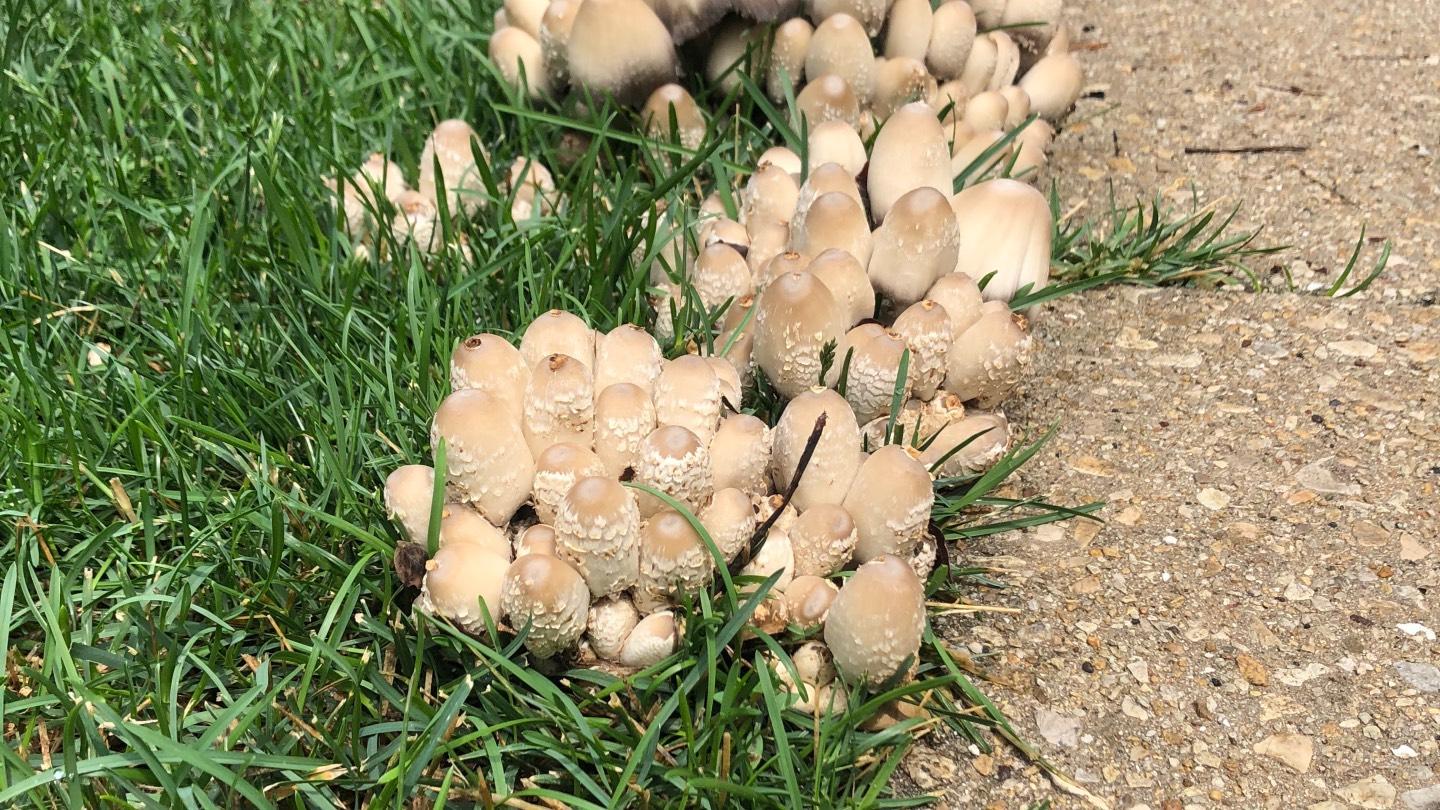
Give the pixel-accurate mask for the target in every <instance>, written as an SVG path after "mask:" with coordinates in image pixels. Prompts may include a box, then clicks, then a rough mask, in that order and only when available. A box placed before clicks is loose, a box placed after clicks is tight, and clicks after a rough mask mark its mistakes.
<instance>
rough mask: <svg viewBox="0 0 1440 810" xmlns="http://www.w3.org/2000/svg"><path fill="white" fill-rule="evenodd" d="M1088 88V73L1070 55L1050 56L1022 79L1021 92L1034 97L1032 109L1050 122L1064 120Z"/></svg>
mask: <svg viewBox="0 0 1440 810" xmlns="http://www.w3.org/2000/svg"><path fill="white" fill-rule="evenodd" d="M1084 86H1085V70H1084V68H1082V67H1081V66H1080V61H1079V60H1078V59H1076V58H1075V57H1074V56H1072V55H1070V54H1068V53H1059V54H1055V55H1052V56H1046V57H1044V58H1043V59H1041V60H1040V61H1038V62H1036V63H1035V65H1034V66H1033V67H1031V68H1030V69H1029V70H1028V71H1026V72H1025V75H1024V76H1022V77H1020V88H1021V89H1023V90H1024V91H1025V93H1026V95H1028V96H1029V97H1030V109H1032V110H1034V111H1035V112H1036V113H1038V114H1039V115H1040V117H1041V118H1044V119H1045V120H1047V121H1058V120H1060V119H1061V118H1062V117H1064V115H1065V113H1067V112H1069V111H1070V108H1071V107H1073V106H1075V101H1076V100H1077V99H1079V98H1080V91H1081V90H1082V89H1083V88H1084Z"/></svg>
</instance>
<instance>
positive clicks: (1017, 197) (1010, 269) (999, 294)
mask: <svg viewBox="0 0 1440 810" xmlns="http://www.w3.org/2000/svg"><path fill="white" fill-rule="evenodd" d="M950 205H951V207H952V208H953V209H954V212H955V218H956V219H957V220H958V221H959V223H960V251H959V255H958V259H957V261H956V265H955V267H956V269H957V270H959V271H960V272H962V273H965V274H966V275H968V276H970V277H971V278H973V279H975V280H976V281H977V282H978V281H979V280H980V279H983V278H985V277H986V276H990V280H989V282H987V283H986V284H985V287H984V289H983V291H982V292H983V294H984V296H985V300H987V301H1009V300H1010V299H1012V298H1014V297H1015V293H1016V292H1017V291H1019V290H1020V289H1021V288H1022V287H1029V288H1030V291H1031V292H1035V291H1038V290H1040V289H1042V288H1044V287H1045V285H1046V284H1047V283H1049V281H1050V235H1051V230H1052V227H1053V224H1054V222H1053V220H1052V218H1051V214H1050V204H1049V202H1048V201H1047V200H1046V199H1045V195H1044V194H1043V193H1042V192H1040V191H1039V190H1037V189H1035V188H1034V187H1033V186H1030V185H1028V184H1026V183H1022V182H1020V181H1018V180H1009V179H1005V178H1000V179H995V180H987V181H985V182H983V183H978V184H976V185H974V186H971V187H969V188H967V189H965V190H964V191H962V192H960V193H959V194H956V195H955V196H954V197H951V198H950ZM992 273H993V275H992Z"/></svg>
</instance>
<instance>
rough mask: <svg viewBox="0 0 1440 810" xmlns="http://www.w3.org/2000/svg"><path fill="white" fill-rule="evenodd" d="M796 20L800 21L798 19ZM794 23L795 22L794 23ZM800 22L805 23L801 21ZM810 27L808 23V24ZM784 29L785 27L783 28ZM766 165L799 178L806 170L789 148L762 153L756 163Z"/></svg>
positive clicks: (773, 149)
mask: <svg viewBox="0 0 1440 810" xmlns="http://www.w3.org/2000/svg"><path fill="white" fill-rule="evenodd" d="M796 19H799V18H798V17H797V18H796ZM792 22H793V21H792ZM800 22H805V21H804V20H800ZM807 25H808V23H807ZM781 27H782V28H783V27H784V26H781ZM766 163H773V164H774V165H776V166H779V167H780V168H782V169H784V170H785V171H787V172H789V173H790V174H791V176H799V174H800V172H801V171H802V169H803V168H804V167H803V166H802V165H801V161H800V156H799V155H797V154H795V152H794V151H793V150H791V149H789V148H788V147H784V146H772V147H770V148H769V149H766V150H765V151H764V152H761V153H760V159H759V160H757V161H755V165H756V166H763V165H765V164H766Z"/></svg>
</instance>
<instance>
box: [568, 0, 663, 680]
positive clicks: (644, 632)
mask: <svg viewBox="0 0 1440 810" xmlns="http://www.w3.org/2000/svg"><path fill="white" fill-rule="evenodd" d="M588 1H589V0H587V2H588ZM678 642H679V628H678V627H677V626H676V624H675V614H673V613H671V612H670V611H668V610H662V611H660V612H658V613H651V614H650V615H649V616H646V617H645V618H643V619H641V620H640V623H639V624H637V625H635V629H634V630H631V631H630V635H629V636H628V637H627V638H626V639H625V644H624V645H623V646H622V647H621V649H620V656H619V658H620V663H621V664H624V665H625V666H627V667H634V668H636V669H643V668H645V667H649V666H654V665H655V664H658V663H660V662H661V661H663V660H665V659H666V658H668V657H669V656H670V654H671V653H673V652H675V647H676V645H677V644H678Z"/></svg>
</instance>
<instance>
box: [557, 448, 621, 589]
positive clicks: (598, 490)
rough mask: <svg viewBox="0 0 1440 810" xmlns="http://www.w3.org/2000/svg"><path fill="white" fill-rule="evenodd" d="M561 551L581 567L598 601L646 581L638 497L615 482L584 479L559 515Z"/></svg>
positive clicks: (561, 505)
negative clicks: (641, 555)
mask: <svg viewBox="0 0 1440 810" xmlns="http://www.w3.org/2000/svg"><path fill="white" fill-rule="evenodd" d="M555 535H556V537H555V541H556V551H557V552H558V555H559V557H560V558H561V559H563V560H565V561H566V562H568V563H570V564H571V565H573V566H575V570H577V571H579V572H580V574H581V576H583V577H585V583H586V585H588V586H589V588H590V593H591V594H592V595H594V596H596V597H600V596H608V595H610V594H614V593H619V592H621V591H623V590H625V589H626V588H629V587H631V586H633V585H635V584H636V583H637V582H638V581H639V579H640V559H639V549H640V510H639V509H638V508H637V507H636V505H635V495H634V494H633V493H631V491H630V490H629V489H627V488H626V487H625V486H624V485H622V484H621V483H620V482H619V481H616V480H615V479H613V478H607V477H601V476H595V477H593V478H582V479H580V480H579V481H576V482H575V485H574V486H572V487H571V488H570V491H569V492H568V493H566V495H565V500H563V501H561V502H560V509H559V510H558V511H557V512H556V515H555Z"/></svg>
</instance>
